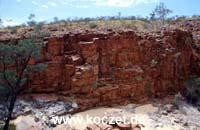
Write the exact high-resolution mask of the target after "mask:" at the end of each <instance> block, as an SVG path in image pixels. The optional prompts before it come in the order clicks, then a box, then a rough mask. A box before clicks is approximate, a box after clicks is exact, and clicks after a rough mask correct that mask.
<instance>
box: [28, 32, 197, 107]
mask: <svg viewBox="0 0 200 130" xmlns="http://www.w3.org/2000/svg"><path fill="white" fill-rule="evenodd" d="M44 42H45V43H46V46H45V47H44V48H43V50H42V58H41V59H40V60H37V61H36V60H34V59H32V60H31V64H37V63H46V64H47V66H48V67H47V70H46V71H45V72H44V73H42V74H34V75H31V76H30V82H29V83H28V87H30V88H32V92H35V93H52V92H53V93H55V92H56V93H59V94H60V93H61V94H63V95H65V96H67V97H74V98H75V99H76V101H77V102H78V103H79V105H84V106H86V107H92V106H96V105H109V104H113V103H117V104H119V103H126V102H125V101H134V102H135V101H137V102H138V101H143V100H144V99H146V98H148V97H162V96H165V95H168V94H171V93H176V92H178V91H184V89H185V87H184V83H185V81H186V80H187V79H189V77H190V75H191V72H194V68H195V67H193V66H194V64H193V63H194V60H193V59H195V57H196V56H195V52H194V49H193V47H192V45H193V42H194V40H193V36H192V34H191V33H190V32H188V31H180V30H173V31H159V32H149V33H135V32H134V31H132V30H123V31H120V30H118V31H112V30H108V31H107V32H105V31H104V32H90V31H85V32H81V33H79V32H76V33H67V34H63V35H59V36H53V37H50V38H47V39H45V40H44Z"/></svg>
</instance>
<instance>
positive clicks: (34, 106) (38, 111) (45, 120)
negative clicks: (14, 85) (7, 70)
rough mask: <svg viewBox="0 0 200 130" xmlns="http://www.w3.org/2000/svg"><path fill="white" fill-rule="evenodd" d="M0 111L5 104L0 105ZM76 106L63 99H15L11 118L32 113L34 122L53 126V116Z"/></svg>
mask: <svg viewBox="0 0 200 130" xmlns="http://www.w3.org/2000/svg"><path fill="white" fill-rule="evenodd" d="M0 108H1V109H0V113H5V110H6V108H5V105H3V104H1V105H0ZM77 108H78V105H77V104H76V103H75V102H73V103H66V102H64V101H50V100H35V101H23V100H17V102H16V103H15V107H14V110H13V114H12V118H13V119H16V118H17V117H20V116H27V115H33V117H34V120H35V121H36V122H40V123H41V125H42V126H43V127H44V128H51V127H55V126H56V125H55V124H54V123H53V122H52V121H51V119H52V118H53V117H55V116H61V115H64V114H67V113H71V112H73V111H74V110H76V109H77ZM3 118H4V117H3V114H1V115H0V120H3Z"/></svg>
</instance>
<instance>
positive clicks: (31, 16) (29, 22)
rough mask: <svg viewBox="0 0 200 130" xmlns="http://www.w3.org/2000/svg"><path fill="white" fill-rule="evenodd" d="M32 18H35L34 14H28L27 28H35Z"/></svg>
mask: <svg viewBox="0 0 200 130" xmlns="http://www.w3.org/2000/svg"><path fill="white" fill-rule="evenodd" d="M34 18H35V14H30V15H29V16H28V20H29V21H28V22H27V24H28V25H29V26H35V25H36V21H35V20H34Z"/></svg>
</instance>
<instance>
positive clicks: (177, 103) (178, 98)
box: [172, 92, 182, 107]
mask: <svg viewBox="0 0 200 130" xmlns="http://www.w3.org/2000/svg"><path fill="white" fill-rule="evenodd" d="M181 99H182V95H181V93H180V92H179V93H177V94H176V95H175V96H174V99H173V102H172V104H173V105H174V106H176V107H178V105H179V102H180V100H181Z"/></svg>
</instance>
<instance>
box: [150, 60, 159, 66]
mask: <svg viewBox="0 0 200 130" xmlns="http://www.w3.org/2000/svg"><path fill="white" fill-rule="evenodd" d="M157 64H158V61H156V60H155V59H153V60H151V67H155V66H156V65H157Z"/></svg>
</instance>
